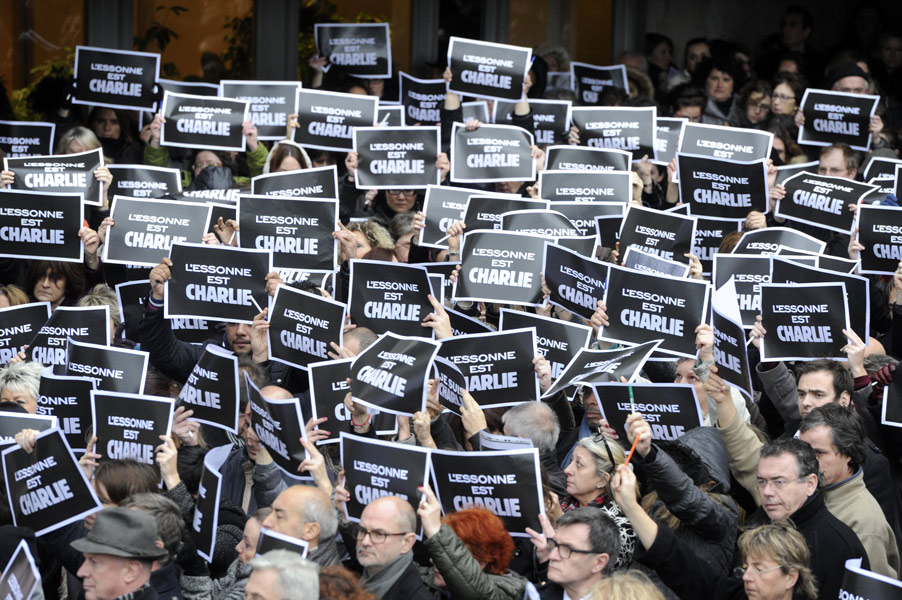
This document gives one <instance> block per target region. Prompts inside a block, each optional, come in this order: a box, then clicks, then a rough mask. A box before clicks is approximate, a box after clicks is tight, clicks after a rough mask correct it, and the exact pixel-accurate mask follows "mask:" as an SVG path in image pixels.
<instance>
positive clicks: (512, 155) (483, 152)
mask: <svg viewBox="0 0 902 600" xmlns="http://www.w3.org/2000/svg"><path fill="white" fill-rule="evenodd" d="M534 144H535V142H534V139H533V136H532V134H531V133H529V132H528V131H526V130H525V129H522V128H520V127H513V126H511V125H483V126H481V127H480V128H479V129H474V130H472V131H467V128H466V127H465V126H464V125H463V124H461V123H455V124H454V129H453V131H452V133H451V181H453V182H456V183H492V182H496V181H534V180H535V178H536V163H535V161H534V160H533V159H532V156H531V151H532V150H531V148H532V146H533V145H534Z"/></svg>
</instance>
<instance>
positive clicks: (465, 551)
mask: <svg viewBox="0 0 902 600" xmlns="http://www.w3.org/2000/svg"><path fill="white" fill-rule="evenodd" d="M421 489H422V490H423V493H424V494H425V495H426V499H425V500H423V501H422V502H421V503H420V508H419V510H418V511H417V514H418V515H419V516H420V521H421V522H422V524H423V534H424V535H425V542H426V549H427V550H428V551H429V556H430V557H431V559H432V565H433V567H434V575H433V576H434V581H433V582H430V581H429V580H428V579H427V581H426V584H427V585H430V587H436V588H439V589H440V590H445V591H447V592H448V595H450V597H451V598H454V600H518V599H519V598H522V597H523V591H524V590H525V589H526V579H524V578H523V577H522V576H521V575H518V574H517V573H514V572H513V571H510V570H509V569H508V568H507V567H508V564H509V563H510V561H511V558H513V556H514V542H513V540H512V539H511V536H510V534H509V533H508V532H507V530H506V529H505V528H504V523H503V522H502V521H501V519H500V518H498V517H497V516H496V515H495V514H494V513H492V512H491V511H489V510H486V509H484V508H468V509H465V510H460V511H457V512H454V513H450V514H448V515H445V518H444V519H442V517H441V507H440V506H439V503H438V500H437V499H436V497H435V494H433V493H432V490H431V489H429V488H428V487H426V488H421Z"/></svg>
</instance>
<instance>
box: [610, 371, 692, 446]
mask: <svg viewBox="0 0 902 600" xmlns="http://www.w3.org/2000/svg"><path fill="white" fill-rule="evenodd" d="M631 392H632V398H630V395H631ZM595 397H596V398H598V408H599V409H601V415H602V416H603V417H604V418H605V419H606V420H607V422H608V423H610V425H611V427H613V428H614V430H615V431H616V432H617V434H618V435H619V436H620V439H621V440H625V439H628V438H627V437H626V429H625V428H624V426H625V424H626V418H627V417H628V416H629V415H630V413H632V412H639V413H642V416H643V418H644V419H645V420H646V421H648V423H649V425H650V426H651V438H652V439H653V440H654V441H656V442H660V441H673V440H676V439H679V437H680V436H682V435H683V434H684V433H686V432H687V431H689V430H690V429H695V428H696V427H701V425H702V411H701V408H700V407H699V405H698V397H697V396H696V395H695V388H694V387H692V386H691V385H689V384H683V383H670V384H660V383H604V384H600V385H596V386H595ZM634 406H635V411H634V409H633V407H634Z"/></svg>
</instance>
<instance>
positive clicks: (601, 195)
mask: <svg viewBox="0 0 902 600" xmlns="http://www.w3.org/2000/svg"><path fill="white" fill-rule="evenodd" d="M630 177H631V175H630V172H629V171H542V172H541V173H539V197H541V198H544V199H545V200H550V201H552V202H620V203H622V204H627V203H629V201H630V200H631V199H632V197H633V185H632V181H631V179H630Z"/></svg>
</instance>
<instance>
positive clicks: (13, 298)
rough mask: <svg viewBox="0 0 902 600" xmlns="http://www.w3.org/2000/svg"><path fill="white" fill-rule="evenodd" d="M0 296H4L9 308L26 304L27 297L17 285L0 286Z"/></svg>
mask: <svg viewBox="0 0 902 600" xmlns="http://www.w3.org/2000/svg"><path fill="white" fill-rule="evenodd" d="M0 296H6V299H7V300H9V305H10V306H19V305H20V304H28V295H27V294H26V293H25V292H24V291H22V288H20V287H19V286H17V285H0Z"/></svg>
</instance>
